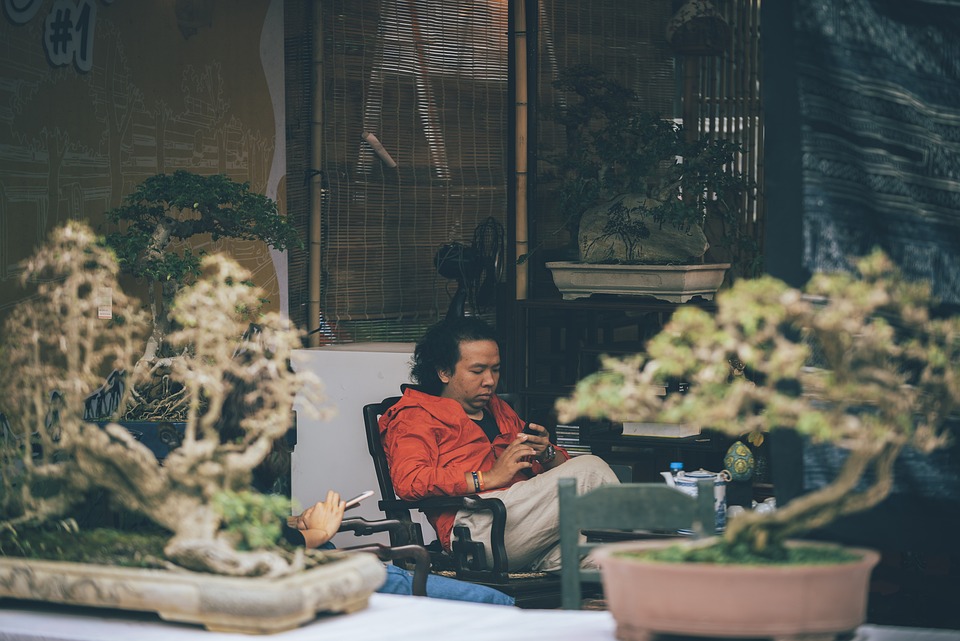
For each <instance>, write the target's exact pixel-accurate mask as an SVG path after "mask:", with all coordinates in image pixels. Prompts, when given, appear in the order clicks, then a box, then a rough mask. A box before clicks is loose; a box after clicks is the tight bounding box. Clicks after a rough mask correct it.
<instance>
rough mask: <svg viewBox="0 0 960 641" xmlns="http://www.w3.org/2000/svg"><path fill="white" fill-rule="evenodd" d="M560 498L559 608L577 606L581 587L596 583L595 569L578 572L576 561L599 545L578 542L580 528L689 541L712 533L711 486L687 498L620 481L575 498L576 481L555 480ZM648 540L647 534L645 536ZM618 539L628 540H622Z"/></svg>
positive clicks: (661, 485) (702, 485) (701, 485)
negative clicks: (685, 536)
mask: <svg viewBox="0 0 960 641" xmlns="http://www.w3.org/2000/svg"><path fill="white" fill-rule="evenodd" d="M559 500H560V553H561V571H560V575H561V576H560V581H561V589H562V593H563V599H562V605H563V607H564V609H567V610H576V609H579V608H580V604H581V599H582V585H581V584H582V583H586V582H591V583H599V581H600V573H599V572H598V571H597V570H596V569H590V568H581V567H580V561H581V559H582V558H583V557H584V556H585V555H586V554H588V553H589V552H590V550H591V549H593V548H594V547H596V546H597V545H599V543H597V542H596V541H589V540H588V541H586V542H583V541H581V531H582V530H592V529H596V530H611V531H618V533H626V532H627V531H637V532H638V533H639V534H638V535H637V537H636V538H643V537H644V535H643V534H642V533H654V534H660V535H662V533H672V534H677V535H678V536H679V534H678V531H681V530H685V531H689V532H692V533H693V536H695V537H701V536H704V535H706V534H708V533H709V534H713V533H714V531H715V520H716V513H715V511H714V501H713V482H712V481H710V480H707V481H702V482H700V483H698V496H696V497H693V496H690V495H689V494H686V493H684V492H682V491H680V490H678V489H676V488H673V487H670V486H668V485H666V484H665V483H623V484H620V485H604V486H601V487H598V488H596V489H594V490H592V491H590V492H587V493H586V494H582V495H577V486H576V481H575V480H574V479H571V478H563V479H560V481H559ZM647 536H649V534H647ZM623 538H630V537H629V536H624V537H623Z"/></svg>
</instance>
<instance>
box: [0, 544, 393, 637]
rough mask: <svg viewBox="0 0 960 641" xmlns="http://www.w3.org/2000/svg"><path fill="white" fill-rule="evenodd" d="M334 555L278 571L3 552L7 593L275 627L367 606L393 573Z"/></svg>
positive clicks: (210, 623) (0, 589) (1, 591)
mask: <svg viewBox="0 0 960 641" xmlns="http://www.w3.org/2000/svg"><path fill="white" fill-rule="evenodd" d="M334 556H335V557H336V558H335V559H334V560H332V561H331V562H329V563H325V564H323V565H320V566H318V567H315V568H311V569H309V570H306V571H304V572H300V573H297V574H292V575H289V576H285V577H281V578H276V579H269V578H263V577H232V576H222V575H216V574H206V573H202V572H190V571H188V570H156V569H144V568H129V567H119V566H108V565H94V564H85V563H63V562H58V561H38V560H33V559H21V558H13V557H3V558H0V597H10V598H15V599H30V600H33V601H45V602H48V603H54V604H57V603H62V604H69V605H80V606H89V607H101V608H115V609H121V610H135V611H145V612H156V613H157V614H158V615H160V617H161V618H162V619H164V620H167V621H176V622H180V623H196V624H200V625H203V626H204V627H205V628H207V629H208V630H216V631H221V632H242V633H246V634H270V633H274V632H280V631H283V630H289V629H291V628H295V627H297V626H299V625H302V624H304V623H307V622H308V621H312V620H314V619H315V618H316V616H317V614H318V613H325V612H330V613H340V612H354V611H356V610H361V609H363V608H365V607H366V606H367V603H368V601H369V598H370V594H371V593H373V591H374V590H376V589H377V588H378V587H380V586H381V585H382V584H383V582H384V580H385V578H386V570H385V568H384V567H383V564H382V563H381V562H380V561H379V559H377V557H376V556H374V555H372V554H365V553H353V554H347V553H335V554H334Z"/></svg>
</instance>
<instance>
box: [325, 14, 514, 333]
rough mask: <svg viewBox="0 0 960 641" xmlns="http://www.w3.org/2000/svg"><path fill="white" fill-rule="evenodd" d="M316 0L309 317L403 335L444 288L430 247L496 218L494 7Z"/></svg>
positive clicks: (442, 308)
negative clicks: (316, 248) (316, 300)
mask: <svg viewBox="0 0 960 641" xmlns="http://www.w3.org/2000/svg"><path fill="white" fill-rule="evenodd" d="M322 6H323V20H322V24H321V25H319V26H318V27H317V28H319V29H322V37H323V56H324V61H323V69H322V77H323V80H324V83H325V84H324V88H323V89H324V96H325V104H324V110H323V123H324V125H323V138H324V145H323V167H322V168H321V169H322V171H323V184H324V189H323V203H322V215H323V240H322V242H323V251H322V257H323V258H322V272H323V279H322V284H321V287H322V293H321V310H322V314H323V315H324V317H325V319H326V320H327V321H328V322H329V323H330V325H331V326H333V327H335V328H336V336H335V340H343V341H350V340H371V339H376V340H413V339H415V338H418V337H419V335H420V334H421V333H422V328H423V327H424V326H425V325H427V324H430V323H432V322H434V321H435V320H436V319H438V318H439V317H440V316H442V315H443V314H445V312H446V309H447V306H448V304H449V301H450V297H451V296H452V294H453V292H454V290H455V289H456V284H455V282H454V281H451V280H448V279H446V278H444V277H442V276H440V275H439V274H437V271H436V269H435V267H434V256H435V254H436V252H437V251H438V249H439V248H440V247H441V246H442V245H443V244H445V243H450V242H462V243H465V244H469V243H470V242H471V240H472V238H473V233H474V230H475V228H476V227H477V225H478V224H479V223H481V222H482V221H484V220H486V219H487V218H488V217H490V216H492V217H494V218H496V219H497V220H499V221H500V222H501V224H503V223H505V219H506V207H507V205H506V169H505V163H506V153H507V144H508V141H507V139H506V136H505V132H506V130H507V13H506V12H507V6H506V3H505V2H499V1H496V0H469V1H464V0H461V1H459V2H447V1H445V0H325V1H324V2H323V5H322ZM378 151H379V153H378ZM394 163H395V165H396V166H392V165H393V164H394Z"/></svg>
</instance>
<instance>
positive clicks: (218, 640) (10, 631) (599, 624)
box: [0, 594, 960, 641]
mask: <svg viewBox="0 0 960 641" xmlns="http://www.w3.org/2000/svg"><path fill="white" fill-rule="evenodd" d="M614 629H615V624H614V621H613V618H612V617H611V616H610V614H609V613H608V612H601V611H564V610H521V609H519V608H510V607H503V606H494V605H481V604H474V603H462V602H457V601H443V600H440V599H427V598H419V597H409V596H395V595H388V594H374V595H373V596H372V597H371V599H370V605H369V607H368V608H366V609H365V610H362V611H360V612H355V613H353V614H348V615H334V616H327V617H321V618H318V619H317V620H316V621H314V622H313V623H310V624H308V625H305V626H303V627H301V628H297V629H295V630H289V631H287V632H281V633H278V634H274V635H269V636H264V637H254V636H248V635H244V634H228V633H219V632H208V631H206V630H203V629H202V628H199V627H195V626H189V625H182V624H175V623H165V622H161V621H160V620H158V619H157V618H156V617H155V616H148V615H141V614H137V613H122V612H116V611H99V610H95V609H82V610H81V609H66V608H64V609H61V608H45V607H43V606H39V605H38V606H25V605H23V604H22V603H17V602H11V601H0V641H194V640H196V641H200V640H202V641H252V640H253V639H257V638H262V639H264V640H266V639H269V640H270V641H294V640H297V641H300V640H302V641H383V640H391V641H392V640H398V641H408V640H418V639H422V640H423V641H434V640H435V639H480V638H483V639H496V640H497V641H614V640H615V638H616V637H615V636H614ZM857 641H960V631H950V630H921V629H914V628H896V627H888V626H870V625H865V626H861V627H860V629H859V630H858V635H857Z"/></svg>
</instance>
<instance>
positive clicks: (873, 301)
mask: <svg viewBox="0 0 960 641" xmlns="http://www.w3.org/2000/svg"><path fill="white" fill-rule="evenodd" d="M934 304H935V301H934V300H932V298H931V295H930V287H929V285H928V284H927V283H922V282H910V281H908V280H906V279H905V278H904V277H903V276H902V274H901V273H900V271H899V270H898V269H897V268H896V267H895V265H893V264H892V262H891V261H890V260H889V259H888V258H887V257H886V256H885V255H884V254H883V253H881V252H879V251H876V252H874V253H873V254H871V255H870V256H868V257H866V258H863V259H861V260H860V261H859V262H857V264H856V273H832V274H826V273H821V274H816V275H815V276H814V277H813V278H812V279H811V280H810V282H809V283H808V284H807V286H806V288H805V290H804V291H802V292H801V291H799V290H796V289H792V288H790V287H788V286H787V285H785V284H784V283H783V282H781V281H778V280H776V279H774V278H771V277H762V278H758V279H752V280H748V279H744V280H740V281H738V282H737V283H735V284H734V286H733V287H732V288H731V289H729V290H727V291H724V292H721V294H720V295H718V303H717V310H716V312H715V313H712V314H711V313H707V312H704V311H702V310H700V309H697V308H688V307H683V308H680V309H678V310H677V311H676V312H675V313H674V315H673V316H672V318H671V320H670V321H669V322H668V324H667V325H666V326H665V327H664V329H663V330H662V331H661V332H660V334H658V335H657V336H656V337H654V338H653V339H652V340H651V341H650V342H649V343H648V345H647V352H646V354H638V355H635V356H633V357H629V358H625V359H606V361H605V363H604V366H603V369H602V370H601V371H599V372H597V373H596V374H594V375H591V376H589V377H587V378H585V379H583V380H582V381H580V382H579V383H578V385H577V387H576V390H575V392H574V393H573V395H572V396H571V397H570V398H568V399H562V400H560V401H558V403H557V407H558V413H559V416H560V419H561V420H564V421H568V420H572V419H574V418H576V417H581V416H584V417H595V418H598V417H606V418H610V419H612V420H616V421H645V420H658V421H664V422H675V423H689V422H692V423H696V424H700V425H703V426H707V427H710V428H712V429H716V430H720V431H723V432H726V433H728V434H730V435H733V436H739V435H742V434H744V433H750V432H755V431H757V432H771V431H775V430H778V429H781V428H793V429H795V430H797V431H798V432H799V433H801V434H803V435H806V436H808V437H809V438H810V439H812V440H813V441H814V442H830V443H833V444H836V445H837V446H839V447H841V448H843V449H845V450H847V451H848V452H849V453H848V455H847V457H846V460H845V462H844V464H843V467H842V468H841V470H840V472H839V474H838V476H837V477H836V479H834V480H833V482H832V483H830V484H829V485H826V486H825V487H823V488H821V489H818V490H815V491H813V492H810V493H809V494H806V495H804V496H802V497H800V498H798V499H795V500H793V501H791V502H790V503H788V504H787V505H784V506H781V507H780V508H779V509H777V510H775V511H773V512H769V513H755V512H747V513H744V514H742V515H740V516H737V517H736V518H733V519H731V520H730V521H729V523H728V525H727V528H726V531H725V532H724V533H723V536H722V538H720V539H719V540H718V541H716V543H715V544H713V545H710V546H706V547H704V546H700V547H695V548H689V549H685V550H683V551H682V553H681V554H680V555H679V558H681V559H685V560H706V561H712V562H721V563H737V562H740V561H744V562H748V563H757V562H758V561H763V560H767V561H782V560H785V559H787V558H788V557H789V556H790V554H791V548H790V546H788V545H787V540H788V539H789V538H791V537H796V536H799V535H800V534H802V533H805V532H808V531H810V530H813V529H815V528H819V527H821V526H824V525H826V524H828V523H830V522H831V521H833V520H834V519H836V518H837V517H839V516H842V515H845V514H851V513H855V512H858V511H861V510H865V509H867V508H870V507H871V506H874V505H876V504H878V503H879V502H880V501H882V500H883V499H884V498H885V497H886V496H888V494H889V493H890V491H891V488H892V481H893V469H894V467H893V466H894V461H895V460H896V459H897V456H898V454H899V453H900V452H901V450H902V449H903V448H904V447H905V446H907V445H908V444H910V445H913V446H915V447H917V448H919V449H921V450H923V451H929V450H931V449H933V448H936V447H938V446H940V445H942V444H943V443H944V442H945V439H947V438H948V430H947V429H946V428H945V426H946V425H949V424H950V420H951V419H952V420H954V421H955V420H956V418H957V411H958V407H960V318H958V317H943V316H940V315H934V314H932V313H931V310H932V309H933V305H934ZM667 380H683V381H687V382H689V391H688V392H687V393H685V394H674V395H669V396H667V397H666V398H663V397H660V396H657V394H656V386H657V385H663V384H664V382H665V381H667ZM774 464H775V463H774ZM864 598H865V597H864Z"/></svg>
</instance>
